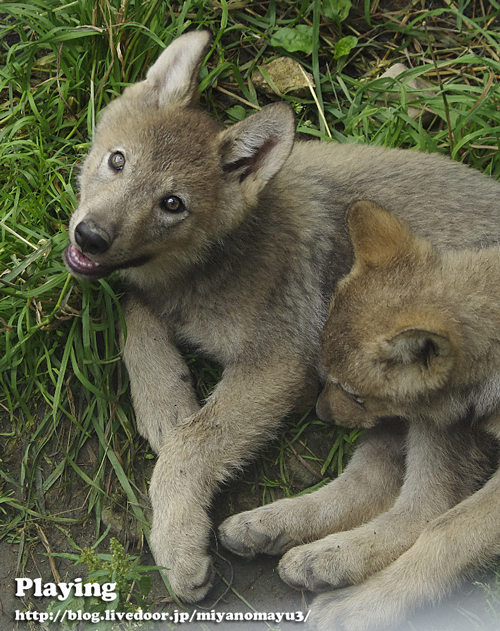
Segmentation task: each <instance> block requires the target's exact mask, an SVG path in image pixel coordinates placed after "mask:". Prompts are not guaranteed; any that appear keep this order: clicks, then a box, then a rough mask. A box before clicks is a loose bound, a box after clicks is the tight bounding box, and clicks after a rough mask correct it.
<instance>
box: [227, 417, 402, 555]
mask: <svg viewBox="0 0 500 631" xmlns="http://www.w3.org/2000/svg"><path fill="white" fill-rule="evenodd" d="M404 438H405V431H404V430H403V428H402V423H399V424H398V425H397V426H396V425H393V424H389V423H388V424H387V425H384V426H380V427H377V428H375V429H373V430H369V431H367V432H366V433H365V434H364V435H363V436H362V437H361V439H360V441H359V445H358V447H357V449H356V451H355V453H354V455H353V457H352V459H351V461H350V463H349V465H348V466H347V468H346V470H345V471H344V473H343V474H342V475H341V476H339V477H338V478H337V479H336V480H334V481H332V482H330V484H328V485H326V486H324V487H323V488H321V489H319V490H318V491H315V492H314V493H311V494H308V495H302V496H300V497H296V498H290V499H283V500H279V501H277V502H274V503H273V504H269V505H267V506H262V507H260V508H257V509H255V510H252V511H246V512H244V513H240V514H238V515H234V516H232V517H230V518H228V519H226V520H225V521H224V522H223V523H222V525H221V526H220V528H219V539H220V541H221V543H222V545H223V546H224V547H226V548H227V549H228V550H230V551H231V552H234V553H236V554H239V555H241V556H245V557H252V556H254V555H255V554H258V553H266V554H274V555H281V554H283V553H284V552H286V551H287V550H289V549H290V548H292V547H293V546H297V545H299V544H302V543H305V542H307V541H315V540H317V539H321V538H322V537H325V536H326V535H328V534H330V533H333V532H338V531H342V530H348V529H350V528H353V527H355V526H357V525H359V524H362V523H364V522H366V521H369V520H370V519H372V518H373V517H375V516H376V515H378V514H380V513H383V512H384V511H386V510H388V509H389V508H390V507H391V506H392V504H393V503H394V501H395V500H396V497H397V496H398V494H399V491H400V488H401V485H402V482H403V446H404Z"/></svg>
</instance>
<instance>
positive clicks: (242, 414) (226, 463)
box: [150, 358, 306, 602]
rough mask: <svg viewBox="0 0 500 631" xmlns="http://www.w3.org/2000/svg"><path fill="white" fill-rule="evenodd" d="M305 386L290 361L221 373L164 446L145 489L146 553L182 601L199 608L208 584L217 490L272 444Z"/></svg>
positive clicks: (296, 364)
mask: <svg viewBox="0 0 500 631" xmlns="http://www.w3.org/2000/svg"><path fill="white" fill-rule="evenodd" d="M305 382H306V377H305V376H304V367H303V366H302V365H300V363H299V361H298V360H294V359H290V358H281V360H280V361H278V360H276V361H275V362H274V363H272V364H268V365H265V366H262V365H261V366H252V367H250V366H234V367H231V368H226V370H225V371H224V375H223V378H222V380H221V382H220V383H219V385H218V386H217V387H216V389H215V391H214V393H213V394H212V395H211V396H210V398H209V399H208V401H207V403H206V404H205V406H204V407H203V408H202V409H201V410H200V411H199V412H198V413H197V414H194V415H193V416H192V417H191V418H189V419H187V420H185V421H183V422H181V423H180V424H178V425H177V426H176V427H174V428H173V430H172V431H171V433H170V435H169V439H168V441H166V442H165V443H164V444H163V445H162V447H161V450H160V454H159V458H158V462H157V464H156V467H155V470H154V473H153V478H152V480H151V487H150V497H151V502H152V505H153V515H154V516H153V528H152V531H151V546H152V549H153V553H154V556H155V559H156V562H157V563H158V564H159V565H162V566H164V567H165V568H166V573H167V577H168V579H169V582H170V585H171V586H172V589H173V590H174V592H175V593H176V594H177V595H178V596H179V597H180V598H181V599H182V600H185V601H188V602H193V601H196V600H200V599H201V598H203V597H204V596H205V594H206V593H207V592H208V590H209V588H210V586H211V584H212V565H211V560H210V556H209V555H208V552H207V548H208V545H209V536H210V521H209V518H208V516H207V510H208V508H209V506H210V503H211V500H212V497H213V494H214V492H215V490H216V489H217V487H218V485H219V484H220V483H221V482H223V481H224V480H226V479H227V478H228V477H229V476H230V474H231V472H232V470H234V469H235V467H238V466H239V465H241V464H242V463H243V462H244V461H245V460H248V458H249V457H250V456H251V455H252V452H253V450H255V449H256V448H257V447H259V446H260V445H261V444H262V443H263V442H264V441H265V440H266V439H269V437H270V435H272V433H273V431H274V430H275V428H276V426H277V425H278V423H279V421H280V419H281V418H282V417H283V416H284V415H286V414H287V413H288V412H289V411H290V410H291V408H292V407H293V405H294V403H295V402H296V394H297V392H299V391H301V390H303V385H304V383H305Z"/></svg>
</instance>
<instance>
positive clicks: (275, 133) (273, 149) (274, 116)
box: [219, 103, 295, 201]
mask: <svg viewBox="0 0 500 631" xmlns="http://www.w3.org/2000/svg"><path fill="white" fill-rule="evenodd" d="M294 139H295V116H294V114H293V111H292V109H291V107H289V106H288V105H286V104H285V103H276V104H275V105H268V106H267V107H265V108H264V109H263V110H261V111H260V112H258V113H257V114H252V116H249V117H248V118H246V119H245V120H243V121H241V122H239V123H236V124H235V125H233V126H232V127H230V128H229V129H227V130H225V131H223V132H221V134H220V137H219V154H220V158H221V166H222V169H223V171H224V173H225V174H226V177H227V178H228V179H229V180H232V181H233V182H237V183H239V184H240V185H241V188H242V191H243V194H244V196H245V197H246V198H247V199H248V201H253V200H254V199H256V196H257V195H258V193H259V192H260V191H261V190H262V189H263V188H264V186H265V185H266V184H267V182H268V181H269V180H270V179H271V178H272V177H273V176H274V175H276V173H277V172H278V171H279V170H280V169H281V167H282V166H283V164H284V163H285V161H286V159H287V158H288V156H289V155H290V152H291V150H292V147H293V143H294Z"/></svg>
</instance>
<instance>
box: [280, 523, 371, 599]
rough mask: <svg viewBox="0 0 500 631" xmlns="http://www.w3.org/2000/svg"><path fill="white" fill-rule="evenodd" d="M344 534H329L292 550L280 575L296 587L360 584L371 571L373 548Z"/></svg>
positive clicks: (315, 588)
mask: <svg viewBox="0 0 500 631" xmlns="http://www.w3.org/2000/svg"><path fill="white" fill-rule="evenodd" d="M343 534H344V533H339V534H338V535H329V536H328V537H325V538H324V539H320V540H319V541H314V542H313V543H309V544H306V545H303V546H299V547H297V548H294V549H293V550H290V551H289V552H287V553H286V554H285V556H284V557H283V558H282V559H281V561H280V564H279V568H278V569H279V574H280V576H281V578H282V580H283V581H285V583H288V585H290V586H291V587H294V588H295V589H307V590H309V591H312V592H324V591H325V590H329V589H331V588H332V587H335V588H337V587H345V586H346V585H350V584H353V583H355V584H356V583H360V582H361V581H362V580H364V579H365V578H366V576H367V575H368V574H369V573H370V572H369V570H368V566H369V550H366V549H364V547H363V546H353V545H349V543H348V542H345V541H343V537H342V535H343Z"/></svg>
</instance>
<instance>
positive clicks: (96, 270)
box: [65, 31, 294, 283]
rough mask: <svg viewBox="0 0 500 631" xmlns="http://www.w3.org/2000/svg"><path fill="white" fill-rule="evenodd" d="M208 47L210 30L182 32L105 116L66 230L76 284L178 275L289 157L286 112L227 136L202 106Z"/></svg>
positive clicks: (280, 108) (279, 108) (267, 114)
mask: <svg viewBox="0 0 500 631" xmlns="http://www.w3.org/2000/svg"><path fill="white" fill-rule="evenodd" d="M209 45H210V35H209V33H208V32H207V31H193V32H190V33H186V34H184V35H182V36H181V37H179V38H178V39H176V40H175V41H174V42H173V43H172V44H170V45H169V46H168V47H167V48H166V49H165V51H164V52H163V53H162V54H161V56H160V57H159V59H158V60H157V62H156V63H155V64H154V65H153V66H152V67H151V68H150V69H149V71H148V73H147V75H146V79H145V80H144V81H141V82H139V83H136V84H135V85H132V86H130V87H128V88H126V89H125V91H124V93H123V95H122V96H121V97H120V98H118V99H116V100H115V101H113V102H112V103H111V104H110V105H108V106H107V107H106V109H105V110H104V112H103V114H102V116H101V119H100V121H99V124H98V126H97V128H96V132H95V137H94V139H93V144H92V149H91V151H90V154H89V155H88V157H87V159H86V160H85V163H84V166H83V171H82V175H81V181H80V189H81V192H80V203H79V206H78V209H77V210H76V211H75V213H74V214H73V217H72V218H71V222H70V226H69V239H70V243H69V246H68V248H67V250H66V252H65V262H66V266H67V268H68V269H69V271H70V272H71V273H72V274H74V275H75V276H77V277H78V278H81V279H95V278H99V277H102V276H105V275H108V274H109V273H110V272H112V271H114V270H125V273H126V274H127V275H128V276H130V277H131V278H132V279H133V278H136V280H138V281H140V282H143V283H147V282H148V280H151V281H152V282H158V280H160V279H161V278H165V277H168V276H171V275H174V276H175V275H176V274H177V273H178V271H179V270H180V269H184V268H185V267H186V266H189V265H190V264H192V263H193V262H195V261H197V260H199V259H200V257H203V254H204V252H205V251H206V250H207V248H208V247H210V245H211V244H213V243H215V242H217V241H220V240H221V239H223V238H224V236H225V235H226V234H227V233H228V232H230V231H231V230H233V229H234V228H235V227H236V226H238V225H239V223H240V222H242V221H243V220H244V218H245V216H246V215H247V214H248V213H249V212H250V210H251V209H252V208H253V207H254V206H255V204H256V203H257V199H258V196H259V193H260V192H261V190H262V189H263V188H264V187H265V185H266V184H267V182H268V181H269V180H270V178H272V177H273V175H275V173H277V171H279V170H280V169H281V167H282V165H283V163H284V162H285V160H286V159H287V157H288V155H289V153H290V151H291V148H292V145H293V140H294V116H293V113H292V111H291V109H290V108H289V107H288V106H287V105H284V104H277V105H272V106H269V107H267V108H265V109H264V110H262V111H261V112H258V113H257V114H254V115H253V116H250V117H249V118H247V119H245V120H244V121H242V122H240V123H238V124H236V125H233V126H232V127H231V128H229V129H228V130H222V129H221V128H220V127H219V125H218V124H217V123H216V122H215V121H214V120H213V119H212V118H211V117H209V116H208V115H207V114H205V113H203V112H202V111H201V110H199V109H198V108H197V107H196V101H197V97H198V88H197V78H198V73H199V69H200V66H201V64H202V61H203V59H204V57H205V55H206V54H207V52H208V49H209Z"/></svg>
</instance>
